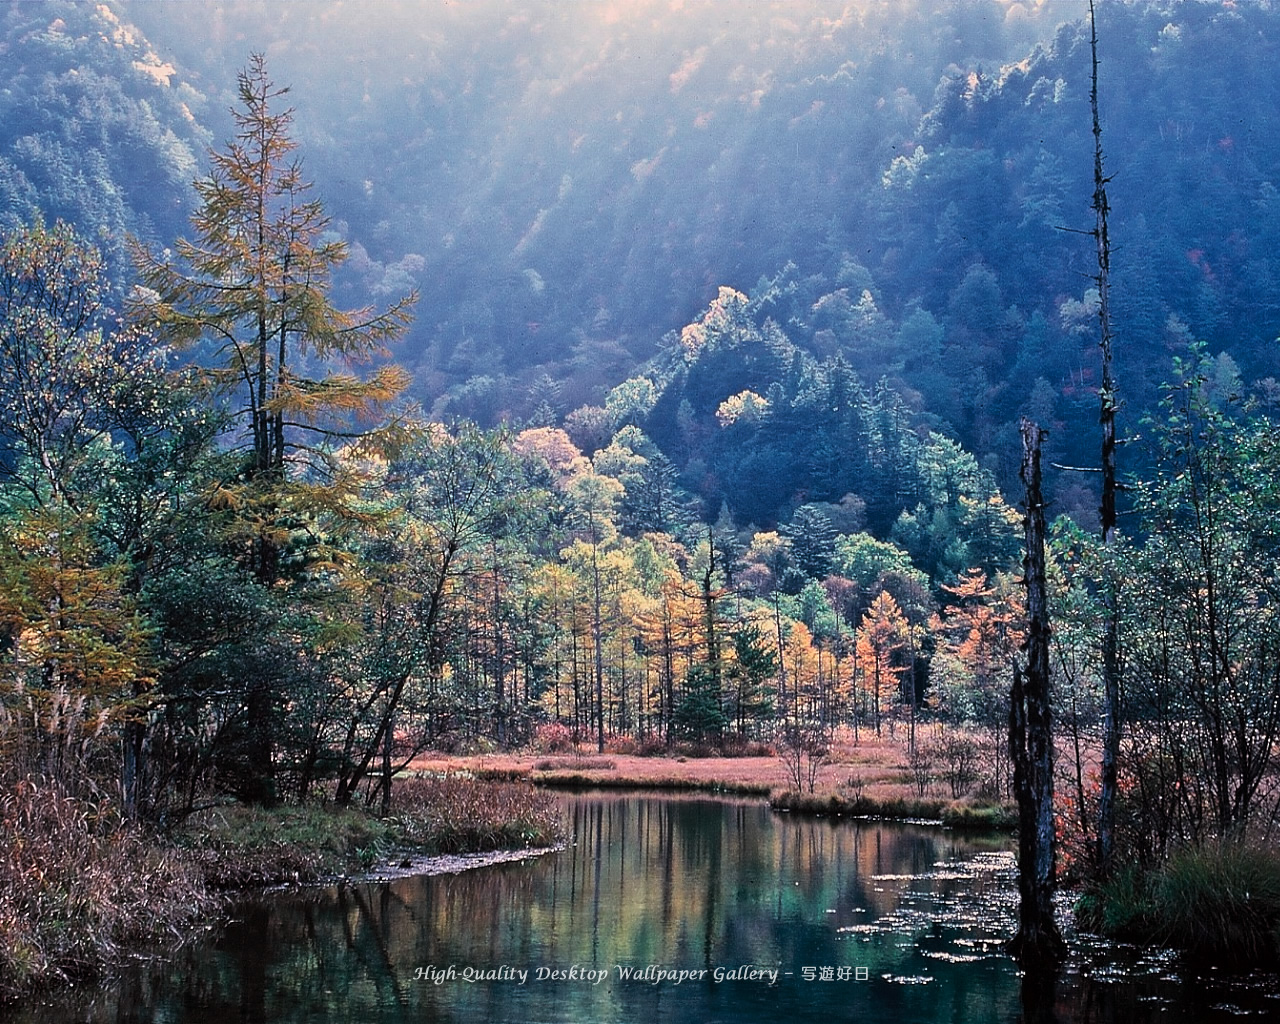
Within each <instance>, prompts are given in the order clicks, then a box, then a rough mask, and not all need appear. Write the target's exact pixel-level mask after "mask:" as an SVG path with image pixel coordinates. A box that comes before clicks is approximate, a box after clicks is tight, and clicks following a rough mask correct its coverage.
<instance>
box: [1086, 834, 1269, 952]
mask: <svg viewBox="0 0 1280 1024" xmlns="http://www.w3.org/2000/svg"><path fill="white" fill-rule="evenodd" d="M1077 918H1078V920H1079V921H1080V923H1081V924H1082V925H1083V926H1084V927H1087V928H1091V929H1093V930H1096V931H1098V932H1100V933H1102V934H1104V935H1108V936H1111V937H1113V938H1118V939H1125V940H1129V941H1135V942H1146V943H1155V944H1160V945H1166V946H1172V947H1175V948H1178V949H1182V950H1185V951H1187V952H1188V953H1190V954H1192V955H1194V956H1196V957H1199V958H1202V959H1205V960H1210V961H1213V962H1217V963H1231V964H1253V963H1263V962H1270V961H1273V960H1274V958H1275V957H1276V956H1277V954H1278V953H1280V852H1278V851H1276V850H1273V849H1269V848H1266V847H1263V846H1260V845H1254V844H1250V843H1241V842H1222V843H1213V844H1207V845H1204V846H1196V847H1184V848H1182V849H1180V850H1177V851H1175V852H1174V853H1173V854H1172V855H1171V856H1170V857H1169V859H1168V860H1167V861H1166V862H1165V863H1164V864H1163V865H1161V866H1160V867H1158V868H1156V869H1154V870H1152V871H1149V872H1144V871H1142V870H1141V869H1139V868H1137V867H1128V868H1125V869H1123V870H1120V871H1117V872H1116V873H1115V875H1114V876H1113V877H1112V878H1111V879H1110V880H1109V881H1107V882H1106V883H1105V884H1104V885H1102V886H1101V887H1100V888H1099V889H1098V890H1097V891H1096V892H1094V893H1090V894H1089V895H1087V896H1086V897H1085V898H1084V899H1082V900H1081V904H1080V907H1079V908H1078V909H1077Z"/></svg>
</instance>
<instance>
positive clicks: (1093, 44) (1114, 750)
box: [1089, 0, 1120, 878]
mask: <svg viewBox="0 0 1280 1024" xmlns="http://www.w3.org/2000/svg"><path fill="white" fill-rule="evenodd" d="M1089 46H1090V53H1091V55H1092V79H1091V85H1090V90H1089V106H1090V109H1091V110H1092V113H1093V210H1094V213H1095V214H1096V216H1097V221H1096V225H1095V227H1094V231H1093V236H1094V241H1095V242H1096V243H1097V248H1098V274H1097V277H1095V278H1094V280H1095V282H1096V283H1097V286H1098V325H1099V328H1100V336H1099V341H1098V346H1099V348H1100V349H1101V351H1102V387H1101V389H1100V390H1099V392H1098V399H1099V403H1100V410H1099V422H1100V423H1101V426H1102V506H1101V508H1100V509H1099V512H1100V513H1101V526H1102V543H1103V546H1104V547H1106V546H1109V545H1110V544H1111V543H1112V540H1113V535H1114V533H1115V528H1116V405H1117V391H1116V382H1115V377H1114V376H1113V375H1112V367H1111V237H1110V235H1109V234H1108V233H1107V214H1108V213H1109V212H1110V206H1109V204H1108V202H1107V181H1108V178H1107V177H1106V175H1105V174H1104V173H1103V169H1102V123H1101V121H1100V119H1099V117H1098V26H1097V19H1096V16H1095V13H1094V6H1093V0H1089ZM1104 571H1107V572H1108V577H1107V579H1106V580H1105V581H1104V583H1103V601H1104V603H1105V605H1106V622H1105V625H1104V627H1103V628H1104V633H1103V638H1102V686H1103V706H1102V764H1101V769H1100V775H1101V780H1100V782H1101V788H1100V790H1099V793H1098V835H1097V849H1096V852H1095V860H1096V863H1095V868H1096V870H1097V872H1098V874H1099V875H1100V876H1101V877H1104V878H1105V877H1106V876H1107V875H1108V874H1110V871H1111V858H1112V852H1113V848H1114V845H1115V805H1116V788H1117V764H1118V762H1119V760H1120V657H1119V633H1120V613H1119V595H1118V593H1117V590H1118V587H1119V584H1118V581H1117V580H1116V579H1115V577H1114V575H1113V574H1110V572H1109V566H1107V567H1105V568H1104Z"/></svg>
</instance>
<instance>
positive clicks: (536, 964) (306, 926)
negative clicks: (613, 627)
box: [0, 795, 1280, 1024]
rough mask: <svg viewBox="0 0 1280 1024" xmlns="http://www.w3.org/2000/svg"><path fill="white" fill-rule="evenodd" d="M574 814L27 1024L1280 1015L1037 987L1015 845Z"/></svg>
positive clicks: (330, 893)
mask: <svg viewBox="0 0 1280 1024" xmlns="http://www.w3.org/2000/svg"><path fill="white" fill-rule="evenodd" d="M566 814H567V815H568V817H569V819H570V820H571V823H572V826H573V834H574V836H575V841H574V843H573V845H571V846H569V847H568V848H566V849H565V850H563V851H560V852H557V853H552V854H547V855H544V856H540V857H536V858H532V859H530V860H527V861H524V862H517V863H509V864H502V865H496V866H493V867H488V868H482V869H478V870H473V871H469V872H465V873H463V874H457V875H440V876H434V877H418V878H405V879H399V880H396V881H391V882H380V883H373V882H368V883H361V884H348V885H344V886H341V887H331V888H317V889H311V890H306V891H302V892H290V893H277V894H272V895H269V896H266V897H262V898H260V899H256V900H254V901H252V902H247V903H245V904H242V905H241V906H240V907H239V908H238V909H237V912H236V914H235V917H234V920H233V921H232V922H231V923H230V924H228V925H227V926H226V927H225V928H221V929H218V930H217V931H216V932H215V933H213V934H211V936H210V938H209V940H208V941H206V942H204V943H200V944H196V945H192V946H190V947H189V948H187V949H185V950H184V951H182V952H180V953H179V954H178V955H177V956H176V957H175V958H174V959H172V960H170V961H169V962H167V963H165V964H163V965H156V964H139V965H137V966H136V967H134V968H130V969H129V970H127V971H125V972H123V973H122V975H121V977H120V978H119V979H118V981H117V982H116V983H115V984H113V985H110V986H106V987H103V988H100V989H96V990H94V991H92V992H81V993H74V994H72V995H71V996H68V997H66V998H62V999H60V1000H59V1001H57V1002H56V1003H51V1004H49V1005H46V1006H42V1007H33V1008H30V1009H27V1010H24V1011H21V1012H19V1013H17V1014H16V1015H14V1017H13V1019H14V1020H15V1021H20V1022H22V1024H53V1022H58V1024H64V1022H72V1021H85V1022H90V1021H92V1022H95V1024H98V1022H113V1024H125V1022H132V1021H139V1022H141V1021H156V1022H169V1024H206V1022H207V1024H213V1022H218V1024H224V1022H237V1021H243V1022H259V1021H260V1022H273V1024H274V1022H281V1024H299V1022H304V1021H305V1022H321V1021H360V1022H370V1024H373V1022H378V1024H401V1022H408V1021H413V1022H430V1024H437V1022H440V1024H443V1022H526V1021H527V1022H592V1024H596V1022H613V1021H616V1022H636V1024H657V1022H672V1024H686V1022H687V1024H694V1022H697V1024H707V1022H726V1024H728V1022H746V1021H766V1020H774V1019H783V1020H795V1021H822V1022H830V1021H855V1020H856V1021H866V1022H872V1021H875V1022H881V1021H883V1022H889V1024H910V1022H917V1021H919V1022H925V1021H927V1022H935V1021H948V1022H956V1024H979V1022H982V1024H987V1022H992V1021H1008V1022H1013V1021H1018V1020H1028V1021H1030V1020H1046V1021H1049V1020H1053V1021H1059V1022H1068V1021H1071V1022H1075V1021H1082V1022H1083V1021H1089V1022H1099V1024H1141V1022H1145V1021H1162V1022H1166V1021H1167V1022H1197V1024H1198V1022H1201V1021H1214V1020H1236V1019H1239V1016H1240V1015H1241V1014H1244V1015H1246V1019H1247V1017H1249V1016H1251V1017H1252V1019H1255V1020H1258V1019H1277V1020H1280V998H1278V997H1277V985H1276V979H1275V978H1274V977H1262V978H1259V977H1255V978H1253V979H1249V980H1244V981H1235V982H1232V981H1219V980H1218V979H1217V978H1216V977H1215V976H1213V975H1209V976H1208V977H1201V978H1189V977H1187V976H1185V975H1184V973H1183V968H1182V967H1180V965H1178V964H1177V963H1176V961H1175V960H1174V959H1173V958H1172V957H1170V956H1166V955H1151V954H1147V955H1140V954H1138V953H1137V952H1134V951H1126V950H1123V949H1121V950H1117V949H1115V948H1114V947H1109V946H1093V947H1091V946H1089V945H1088V944H1087V943H1084V942H1082V941H1076V942H1074V943H1073V959H1072V962H1071V964H1070V965H1069V966H1068V970H1067V971H1066V972H1065V973H1064V975H1063V976H1062V977H1061V978H1059V979H1058V980H1057V982H1056V984H1054V985H1052V986H1051V987H1048V988H1045V987H1033V986H1024V985H1023V983H1022V980H1021V979H1020V977H1019V975H1018V973H1017V971H1016V970H1015V969H1014V966H1013V964H1012V963H1011V962H1010V961H1009V960H1008V959H1007V958H1006V957H1005V956H1004V955H1003V954H1002V953H1001V951H1000V950H1001V944H1002V942H1003V941H1004V940H1005V939H1006V938H1007V937H1008V935H1009V934H1010V932H1011V929H1012V919H1013V912H1014V900H1015V895H1014V884H1013V858H1012V855H1011V853H1010V852H1009V846H1010V844H1009V841H1008V839H1007V838H1005V837H977V836H973V835H968V834H964V833H955V832H949V831H944V830H942V829H939V828H936V827H932V826H923V825H921V826H913V825H891V824H885V823H880V822H840V823H832V822H828V821H821V820H819V821H815V820H808V819H796V818H791V817H787V816H778V815H775V814H773V813H772V812H771V811H769V809H768V808H767V807H765V806H763V805H762V804H760V803H757V802H746V801H724V800H715V799H706V798H688V797H685V798H679V797H669V796H652V797H651V796H641V795H608V796H596V795H591V796H583V797H572V798H566ZM680 971H684V972H690V974H688V975H686V976H684V978H683V979H682V980H680V981H679V982H678V983H677V982H676V980H675V979H674V978H672V977H670V976H667V977H664V978H662V979H661V980H658V981H657V983H655V982H654V979H655V978H657V977H660V975H659V972H680ZM522 972H523V973H522ZM773 972H776V975H775V974H774V973H773ZM628 973H630V975H631V976H630V977H627V975H628ZM637 975H639V977H637ZM597 979H599V980H597ZM1024 989H1025V990H1024ZM0 1017H3V1012H2V1011H0Z"/></svg>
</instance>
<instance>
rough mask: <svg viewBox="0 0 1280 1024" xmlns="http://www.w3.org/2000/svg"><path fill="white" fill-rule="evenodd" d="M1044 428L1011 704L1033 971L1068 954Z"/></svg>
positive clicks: (1029, 458) (1031, 445)
mask: <svg viewBox="0 0 1280 1024" xmlns="http://www.w3.org/2000/svg"><path fill="white" fill-rule="evenodd" d="M1043 440H1044V431H1043V430H1041V429H1040V427H1039V426H1038V425H1037V424H1035V423H1032V422H1031V421H1030V420H1028V419H1025V418H1024V419H1023V420H1022V483H1023V487H1024V488H1025V491H1026V494H1025V499H1024V500H1025V508H1026V515H1025V517H1024V519H1023V527H1024V531H1025V535H1026V548H1027V551H1026V559H1025V562H1024V566H1025V579H1024V582H1025V583H1026V587H1027V639H1026V642H1025V644H1024V645H1023V651H1024V653H1025V654H1026V659H1027V664H1026V668H1025V669H1024V668H1023V667H1022V666H1021V665H1020V664H1018V659H1017V658H1015V659H1014V663H1013V692H1012V694H1011V699H1010V702H1009V755H1010V759H1011V760H1012V761H1013V788H1014V792H1015V794H1016V796H1017V800H1018V893H1019V896H1020V897H1021V901H1020V904H1019V908H1018V933H1017V935H1015V936H1014V938H1013V941H1012V942H1010V944H1009V951H1010V953H1011V954H1012V955H1013V956H1014V957H1015V958H1016V959H1017V960H1018V961H1019V962H1020V963H1021V964H1022V966H1023V967H1024V968H1026V969H1031V968H1034V967H1046V966H1052V965H1054V964H1056V963H1058V962H1060V961H1061V960H1062V958H1063V955H1064V954H1065V952H1066V946H1065V944H1064V943H1063V941H1062V935H1061V934H1060V933H1059V931H1058V925H1057V922H1056V921H1055V920H1054V916H1053V892H1054V888H1055V877H1054V827H1053V715H1052V709H1051V705H1050V700H1049V604H1048V593H1047V589H1048V588H1047V586H1046V582H1045V556H1044V537H1045V526H1044V498H1043V496H1042V495H1041V492H1040V445H1041V442H1042V441H1043Z"/></svg>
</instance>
